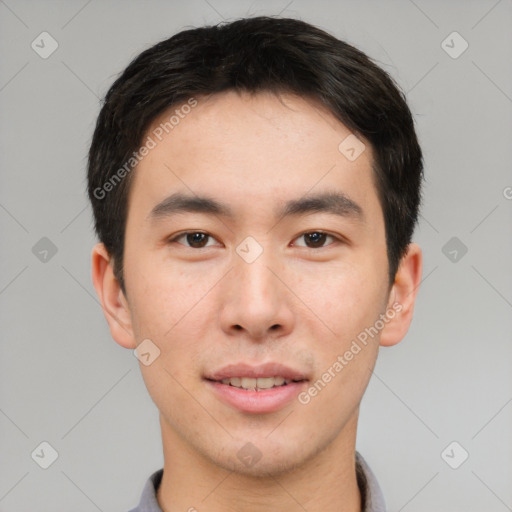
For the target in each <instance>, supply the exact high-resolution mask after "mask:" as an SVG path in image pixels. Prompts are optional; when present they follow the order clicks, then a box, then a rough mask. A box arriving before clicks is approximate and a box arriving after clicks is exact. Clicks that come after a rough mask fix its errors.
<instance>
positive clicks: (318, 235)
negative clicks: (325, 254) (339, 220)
mask: <svg viewBox="0 0 512 512" xmlns="http://www.w3.org/2000/svg"><path fill="white" fill-rule="evenodd" d="M301 238H303V239H304V240H305V242H306V245H305V246H306V247H308V248H310V249H318V248H322V247H323V246H324V244H325V241H326V240H327V239H328V238H332V239H333V240H335V237H334V236H332V235H329V234H327V233H324V232H323V231H309V232H308V233H303V234H302V235H300V236H299V237H298V238H297V240H299V239H301ZM298 245H299V247H304V246H301V245H300V244H298Z"/></svg>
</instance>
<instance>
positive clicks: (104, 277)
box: [91, 243, 137, 349]
mask: <svg viewBox="0 0 512 512" xmlns="http://www.w3.org/2000/svg"><path fill="white" fill-rule="evenodd" d="M91 259H92V281H93V283H94V288H96V293H97V294H98V298H99V299H100V302H101V307H102V309H103V313H104V315H105V318H106V319H107V322H108V325H109V328H110V334H111V335H112V338H114V340H115V341H116V342H117V343H119V345H121V346H122V347H125V348H133V349H134V348H135V347H136V346H137V345H136V343H135V337H134V335H133V329H132V322H131V313H130V308H129V306H128V301H127V300H126V297H125V295H124V293H123V291H122V290H121V286H120V284H119V281H118V280H117V279H116V278H115V276H114V271H113V260H112V258H111V257H110V254H109V253H108V251H107V249H106V248H105V246H104V245H103V244H102V243H99V244H96V245H95V246H94V248H93V250H92V255H91Z"/></svg>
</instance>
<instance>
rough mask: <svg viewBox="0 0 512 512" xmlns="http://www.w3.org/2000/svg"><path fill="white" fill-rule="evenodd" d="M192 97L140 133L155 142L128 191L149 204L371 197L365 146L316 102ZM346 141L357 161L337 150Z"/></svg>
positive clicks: (264, 96)
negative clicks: (196, 198) (185, 199)
mask: <svg viewBox="0 0 512 512" xmlns="http://www.w3.org/2000/svg"><path fill="white" fill-rule="evenodd" d="M192 100H193V101H189V102H187V103H185V105H193V106H191V107H190V108H188V107H187V108H182V107H181V106H180V105H177V106H173V107H172V108H171V109H169V110H168V111H166V112H165V113H163V114H162V115H160V116H159V117H158V118H156V119H155V121H154V122H153V123H152V125H151V126H150V127H149V129H148V130H147V132H146V135H145V137H144V140H147V138H148V137H150V138H151V139H152V140H153V142H154V147H153V149H151V151H150V152H149V154H148V155H147V156H146V157H145V158H144V159H143V160H142V161H141V162H140V163H139V164H138V166H137V168H136V170H135V176H134V177H133V178H134V180H133V182H132V187H131V194H132V195H135V196H137V195H140V194H141V195H143V196H145V197H146V199H147V202H148V205H147V207H148V208H149V206H150V205H149V203H151V208H153V207H154V205H155V204H157V203H159V202H161V201H162V200H163V199H165V197H167V196H169V195H171V194H172V193H173V192H175V191H181V192H186V193H187V194H189V195H194V194H197V195H208V196H210V197H222V198H225V199H226V198H227V199H226V200H225V201H224V202H226V201H227V202H229V203H231V204H235V208H234V211H236V205H238V206H239V207H241V208H243V207H244V206H247V205H249V204H251V205H252V206H253V207H254V206H261V207H266V206H269V207H270V201H271V199H272V198H273V199H274V202H279V203H284V202H285V201H289V200H290V199H295V198H297V197H300V196H304V195H306V194H308V192H326V191H335V190H338V191H341V192H343V193H344V194H345V195H347V196H353V195H359V198H358V199H357V198H356V197H351V198H352V199H353V200H354V201H355V202H357V203H358V204H361V205H362V206H363V207H365V204H366V203H368V202H369V200H370V199H372V198H373V199H376V190H375V187H374V182H373V170H372V161H373V156H372V148H371V147H370V145H369V144H368V143H367V142H366V141H363V140H360V141H359V140H358V139H357V138H355V137H354V134H352V133H351V131H350V130H349V129H348V128H347V127H346V126H345V125H343V124H342V123H341V122H340V121H339V120H337V119H336V118H335V117H334V116H333V115H332V114H331V113H330V112H329V111H328V110H327V109H326V108H325V107H323V106H322V105H321V104H319V103H318V102H316V101H314V100H311V99H309V98H304V97H300V96H296V95H292V94H281V95H280V96H279V97H278V96H276V95H274V94H272V93H269V92H261V93H257V94H255V95H250V94H248V93H237V92H235V91H227V92H223V93H220V94H214V95H210V96H201V97H195V98H193V99H192ZM351 137H352V139H351ZM347 140H349V141H355V142H356V143H359V146H358V147H357V148H356V149H357V150H358V151H360V150H361V147H362V148H364V150H363V151H362V152H361V154H360V155H359V156H358V157H357V158H356V159H353V160H351V159H350V158H347V154H346V153H344V150H346V149H347V148H346V147H344V146H343V143H344V141H347ZM348 156H350V155H348ZM134 199H135V198H134ZM370 202H371V200H370ZM366 208H368V204H366V207H365V209H366ZM272 209H273V210H274V209H275V208H273V207H272Z"/></svg>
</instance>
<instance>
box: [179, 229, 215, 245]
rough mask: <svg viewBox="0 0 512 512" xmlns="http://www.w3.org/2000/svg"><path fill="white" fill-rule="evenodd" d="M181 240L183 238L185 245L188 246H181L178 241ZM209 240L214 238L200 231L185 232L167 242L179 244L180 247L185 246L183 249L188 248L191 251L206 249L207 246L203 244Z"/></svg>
mask: <svg viewBox="0 0 512 512" xmlns="http://www.w3.org/2000/svg"><path fill="white" fill-rule="evenodd" d="M182 238H184V239H185V240H186V243H187V244H189V245H185V244H182V243H180V242H179V241H178V240H181V239H182ZM209 238H211V239H213V240H214V238H213V237H212V236H211V235H209V234H208V233H204V232H202V231H185V232H183V233H180V234H179V235H177V236H175V237H173V238H171V239H169V242H176V243H179V244H180V245H185V247H190V248H192V249H203V248H205V247H208V245H206V244H205V242H207V241H208V239H209ZM210 247H211V246H210Z"/></svg>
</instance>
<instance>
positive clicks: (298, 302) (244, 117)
mask: <svg viewBox="0 0 512 512" xmlns="http://www.w3.org/2000/svg"><path fill="white" fill-rule="evenodd" d="M173 110H174V109H173ZM168 119H169V114H168V113H166V115H164V116H161V117H160V118H159V119H157V120H156V121H155V123H154V125H153V126H152V127H151V128H150V130H149V131H148V134H147V135H151V134H152V133H154V132H152V131H153V130H155V129H156V128H157V127H158V125H159V124H160V123H161V122H165V120H168ZM158 133H159V132H158ZM164 133H165V132H164ZM350 135H351V132H350V130H349V129H347V128H346V127H345V126H344V125H342V124H341V123H340V122H339V121H337V120H336V119H335V118H334V117H332V115H331V114H330V113H329V112H328V111H326V110H324V109H322V108H321V107H320V106H319V105H316V104H314V103H312V102H311V101H308V100H306V99H304V98H299V97H296V96H292V95H283V96H282V97H281V101H280V99H279V98H277V97H276V96H274V95H271V94H266V93H258V94H257V95H255V96H252V97H251V96H249V95H245V94H243V95H238V94H236V93H235V92H227V93H222V94H217V95H213V96H211V97H209V98H208V99H206V98H198V103H197V105H196V106H195V107H194V108H193V109H191V111H190V112H189V113H188V114H187V115H183V117H180V120H179V124H177V125H175V126H174V128H173V129H172V131H170V133H169V134H168V135H166V136H165V137H162V140H161V141H159V140H158V139H157V138H156V137H155V136H154V135H152V137H153V139H154V140H155V141H156V142H157V144H156V147H154V148H153V149H151V151H150V152H149V154H148V155H147V156H146V157H145V158H144V159H143V160H142V161H141V163H140V164H139V165H138V167H137V169H136V170H135V171H134V173H135V174H134V176H133V182H132V185H131V190H130V197H129V213H128V218H127V224H126V238H125V253H124V278H125V283H126V300H125V301H124V305H125V308H126V311H127V317H126V318H127V320H126V328H125V329H124V331H125V334H122V335H118V341H119V342H120V343H121V344H123V345H124V346H133V347H135V345H136V344H139V343H141V342H142V341H143V340H147V339H149V340H151V347H154V346H156V347H158V349H159V351H160V355H159V356H158V357H157V358H156V359H155V360H154V361H153V362H152V363H151V364H149V365H147V366H146V365H144V364H141V371H142V374H143V377H144V380H145V383H146V385H147V388H148V391H149V393H150V395H151V397H152V399H153V401H154V402H155V404H156V405H157V407H158V409H159V411H160V414H161V425H162V429H163V436H164V437H165V438H167V439H169V440H174V441H175V442H176V443H178V444H180V445H181V446H186V447H187V449H189V450H191V451H193V452H194V453H196V454H198V455H199V456H200V457H202V458H203V459H204V460H205V461H209V462H211V463H213V464H215V465H217V466H220V467H223V468H225V469H228V470H236V471H239V472H243V473H247V474H265V473H277V472H279V471H287V470H290V469H291V468H293V467H297V466H300V465H301V464H304V463H305V462H306V461H308V460H312V459H313V458H314V457H315V456H317V455H318V454H320V453H321V452H322V450H323V449H324V448H326V447H327V446H329V445H330V444H331V443H334V444H333V446H335V445H336V443H339V442H340V440H342V439H347V438H348V437H350V438H351V439H352V441H353V437H354V436H355V426H356V422H357V411H358V407H359V403H360V400H361V397H362V395H363V393H364V390H365V388H366V386H367V384H368V381H369V378H370V376H371V370H372V369H373V366H374V363H375V359H376V356H377V352H378V345H379V337H380V335H381V334H382V332H383V331H384V330H386V329H387V328H388V326H387V325H386V322H383V321H382V318H383V316H382V315H385V314H386V313H387V311H388V310H389V308H390V304H391V303H392V300H391V295H392V293H391V294H390V289H389V286H388V275H387V271H388V261H387V254H386V239H385V227H384V219H383V213H382V209H381V206H380V204H379V201H378V198H377V191H376V188H375V184H374V181H373V174H372V172H373V171H372V169H371V164H372V151H371V147H370V145H369V143H367V142H365V141H362V142H364V144H365V149H364V151H363V152H362V153H361V154H360V155H359V156H358V157H357V158H356V159H355V160H354V158H353V154H352V153H351V152H350V148H347V147H345V146H343V145H342V150H340V149H339V147H340V143H341V142H342V141H344V140H345V139H346V138H347V137H348V136H350ZM352 137H353V136H352ZM350 140H351V139H349V141H350ZM349 146H350V144H349ZM361 147H362V146H361ZM347 149H348V152H347ZM347 155H348V156H349V157H351V158H348V157H347ZM123 300H124V299H123ZM379 318H380V319H381V321H380V323H379V322H378V321H379ZM383 323H384V324H385V326H384V328H382V327H381V324H383ZM376 325H377V327H376ZM372 327H373V329H374V330H373V331H371V332H372V333H374V332H375V330H377V331H379V332H378V333H377V334H373V335H372V336H368V334H367V335H366V338H367V339H366V343H363V342H362V341H361V340H362V339H363V338H364V335H361V333H363V332H364V331H365V329H369V328H372ZM126 332H128V333H129V335H128V334H126ZM366 332H367V333H368V330H367V331H366ZM358 336H359V338H358ZM120 338H123V340H121V339H120ZM127 340H128V341H127ZM146 343H148V342H146ZM354 343H355V345H354ZM356 347H358V348H359V350H357V348H356ZM350 354H352V356H350ZM240 386H242V387H240ZM255 388H257V389H255ZM315 389H316V392H315ZM248 443H249V444H248ZM247 455H248V456H249V458H247V457H246V456H247ZM251 457H252V458H251ZM259 457H261V458H259ZM258 458H259V460H258V461H257V463H253V462H250V461H254V460H256V459H258Z"/></svg>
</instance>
